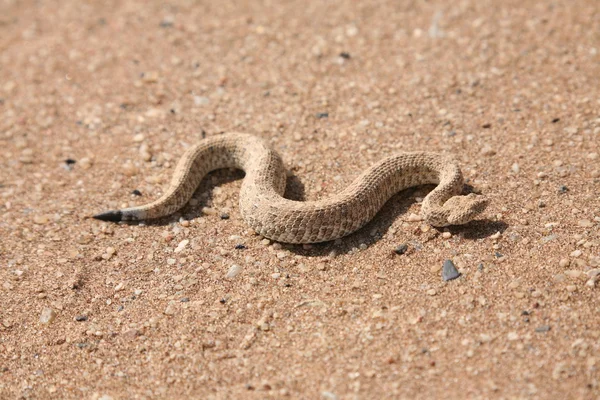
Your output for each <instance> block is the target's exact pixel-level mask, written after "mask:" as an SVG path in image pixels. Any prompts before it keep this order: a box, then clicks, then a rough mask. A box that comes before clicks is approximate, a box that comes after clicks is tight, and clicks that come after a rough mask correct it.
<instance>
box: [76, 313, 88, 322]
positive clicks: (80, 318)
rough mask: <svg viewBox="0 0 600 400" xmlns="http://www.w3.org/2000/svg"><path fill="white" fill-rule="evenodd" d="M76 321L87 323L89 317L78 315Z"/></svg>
mask: <svg viewBox="0 0 600 400" xmlns="http://www.w3.org/2000/svg"><path fill="white" fill-rule="evenodd" d="M75 321H77V322H83V321H87V315H78V316H76V317H75Z"/></svg>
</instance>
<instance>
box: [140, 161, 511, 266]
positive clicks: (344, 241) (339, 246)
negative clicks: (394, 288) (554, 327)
mask: <svg viewBox="0 0 600 400" xmlns="http://www.w3.org/2000/svg"><path fill="white" fill-rule="evenodd" d="M244 176H245V174H244V172H243V171H241V170H238V169H234V168H229V169H220V170H217V171H213V172H210V173H209V174H208V175H207V176H206V177H205V178H204V179H203V180H202V182H201V183H200V185H199V186H198V189H197V190H196V192H195V193H194V198H195V199H197V200H198V204H197V205H194V206H191V205H189V204H188V205H186V206H185V207H183V208H182V209H181V210H179V211H178V212H176V213H173V214H171V215H169V216H167V217H164V218H159V219H156V220H150V221H146V225H148V226H166V225H170V224H173V223H174V222H177V221H178V220H179V219H180V218H181V217H184V218H185V219H188V220H191V219H194V218H199V217H201V216H202V215H203V214H202V208H203V207H205V206H207V205H208V204H210V203H211V200H212V199H213V189H214V188H215V187H219V186H222V185H225V184H227V183H231V182H234V181H238V180H241V179H243V178H244ZM433 188H435V185H423V186H419V187H416V188H408V189H405V190H402V191H400V192H398V193H396V194H395V195H394V196H392V197H391V198H390V199H389V200H388V201H387V202H386V203H385V204H384V206H383V207H382V208H381V210H379V212H378V213H377V214H376V215H375V217H374V218H373V219H372V220H371V221H369V222H368V223H367V224H366V225H365V226H363V227H362V228H360V229H359V230H358V231H356V232H354V233H352V234H350V235H348V236H345V237H343V238H341V243H340V242H338V243H336V242H335V241H328V242H322V243H315V244H312V245H311V246H309V247H305V246H303V245H301V244H288V243H282V246H283V247H284V248H286V249H287V250H289V251H290V252H292V253H294V254H298V255H302V256H305V257H323V256H328V255H329V254H330V253H331V251H332V250H335V252H336V254H338V255H339V254H347V253H349V252H351V251H352V250H353V249H355V248H358V247H359V246H360V245H361V244H363V243H364V244H366V245H367V246H370V245H371V244H373V243H376V242H377V241H379V240H380V239H381V238H382V237H383V236H384V235H385V233H386V232H387V231H388V229H389V228H390V226H391V225H392V224H393V223H394V222H395V221H396V220H397V219H398V218H400V216H401V215H406V213H407V212H408V210H409V208H410V207H411V205H412V204H413V203H415V202H416V200H415V196H416V195H418V196H420V197H424V196H425V195H427V193H429V192H430V191H431V190H432V189H433ZM471 192H473V188H472V187H471V186H469V185H465V189H464V191H463V194H468V193H471ZM305 194H306V190H305V186H304V184H303V183H302V181H301V180H300V179H299V178H298V177H297V176H296V175H290V176H288V178H287V183H286V188H285V193H284V197H285V198H288V199H290V200H295V201H305V199H306V198H305ZM234 207H237V204H235V205H234ZM131 224H138V223H137V222H132V223H131ZM507 227H508V224H506V223H505V222H503V221H492V220H488V219H483V220H476V221H471V222H469V223H468V224H465V225H460V226H451V227H448V230H449V231H450V232H451V233H452V234H453V235H457V234H462V236H463V238H465V239H467V240H477V239H482V238H485V237H488V236H491V235H493V234H494V233H496V232H498V231H500V232H504V231H505V230H506V228H507ZM415 228H418V227H417V225H415ZM432 229H433V230H434V231H438V232H442V229H438V228H432ZM401 235H402V233H401V232H400V233H399V238H398V240H399V241H398V244H400V243H402V238H401Z"/></svg>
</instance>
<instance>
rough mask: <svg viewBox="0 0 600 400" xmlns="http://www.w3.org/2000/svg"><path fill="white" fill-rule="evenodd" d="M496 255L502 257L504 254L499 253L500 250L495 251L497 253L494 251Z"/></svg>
mask: <svg viewBox="0 0 600 400" xmlns="http://www.w3.org/2000/svg"><path fill="white" fill-rule="evenodd" d="M494 255H495V256H496V258H500V257H502V256H503V254H502V253H498V252H495V253H494Z"/></svg>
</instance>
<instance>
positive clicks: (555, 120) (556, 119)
mask: <svg viewBox="0 0 600 400" xmlns="http://www.w3.org/2000/svg"><path fill="white" fill-rule="evenodd" d="M558 121H560V118H554V119H553V120H552V123H553V124H555V123H557V122H558Z"/></svg>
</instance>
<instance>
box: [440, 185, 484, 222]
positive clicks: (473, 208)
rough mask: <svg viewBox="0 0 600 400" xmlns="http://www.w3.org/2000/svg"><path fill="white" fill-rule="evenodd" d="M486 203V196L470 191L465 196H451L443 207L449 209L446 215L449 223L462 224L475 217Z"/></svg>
mask: <svg viewBox="0 0 600 400" xmlns="http://www.w3.org/2000/svg"><path fill="white" fill-rule="evenodd" d="M488 204H489V200H488V199H487V198H485V197H483V196H479V195H476V194H474V193H471V194H469V195H467V196H455V197H452V198H451V199H449V200H448V201H447V202H446V204H444V208H447V209H449V211H450V212H449V215H448V222H449V223H450V225H463V224H466V223H468V222H470V221H472V220H474V219H475V218H477V217H478V216H479V214H481V213H482V212H483V211H484V210H485V209H486V207H487V206H488Z"/></svg>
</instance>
